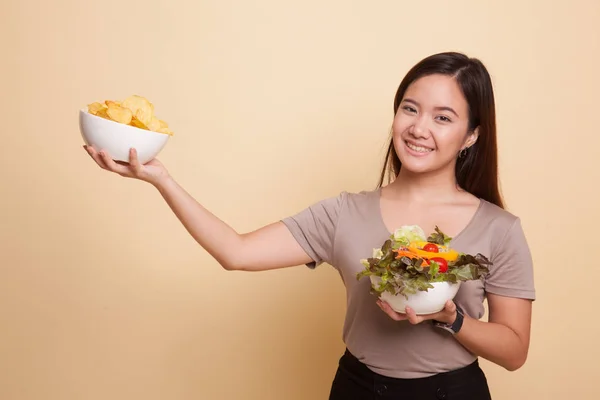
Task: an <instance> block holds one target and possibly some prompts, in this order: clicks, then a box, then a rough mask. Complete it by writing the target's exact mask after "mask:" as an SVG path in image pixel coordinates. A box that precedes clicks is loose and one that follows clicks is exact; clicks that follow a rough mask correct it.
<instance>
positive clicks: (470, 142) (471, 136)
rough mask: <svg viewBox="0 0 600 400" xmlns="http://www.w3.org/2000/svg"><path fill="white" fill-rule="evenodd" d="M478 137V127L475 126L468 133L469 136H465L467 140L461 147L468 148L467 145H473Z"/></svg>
mask: <svg viewBox="0 0 600 400" xmlns="http://www.w3.org/2000/svg"><path fill="white" fill-rule="evenodd" d="M478 138H479V127H477V128H475V130H473V132H471V133H469V136H468V137H467V140H466V141H465V146H464V147H463V149H468V148H469V147H471V146H473V145H474V144H475V142H476V141H477V139H478Z"/></svg>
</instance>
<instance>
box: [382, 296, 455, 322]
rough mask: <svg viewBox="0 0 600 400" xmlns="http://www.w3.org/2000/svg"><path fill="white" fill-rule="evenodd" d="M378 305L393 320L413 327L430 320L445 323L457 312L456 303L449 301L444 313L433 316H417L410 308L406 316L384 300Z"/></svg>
mask: <svg viewBox="0 0 600 400" xmlns="http://www.w3.org/2000/svg"><path fill="white" fill-rule="evenodd" d="M377 305H378V306H379V308H381V309H382V310H383V312H385V313H386V314H387V315H389V316H390V318H392V319H393V320H395V321H408V322H410V323H411V324H413V325H417V324H420V323H421V322H423V321H426V320H430V319H433V320H440V321H444V320H446V319H448V317H449V316H450V315H454V313H455V312H456V304H454V302H453V301H452V300H449V301H448V302H446V304H445V306H444V309H443V310H442V311H440V312H437V313H433V314H426V315H417V313H416V312H415V310H413V309H412V308H410V307H406V309H405V313H404V314H401V313H398V312H396V311H394V310H393V309H392V307H391V306H390V305H389V304H388V303H386V302H385V301H382V300H377Z"/></svg>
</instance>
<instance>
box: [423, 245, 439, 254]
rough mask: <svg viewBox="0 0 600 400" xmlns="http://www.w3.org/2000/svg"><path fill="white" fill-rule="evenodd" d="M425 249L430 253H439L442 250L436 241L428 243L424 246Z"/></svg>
mask: <svg viewBox="0 0 600 400" xmlns="http://www.w3.org/2000/svg"><path fill="white" fill-rule="evenodd" d="M423 251H427V252H429V253H439V252H440V250H439V248H438V247H437V245H435V244H434V243H427V244H426V245H425V246H423Z"/></svg>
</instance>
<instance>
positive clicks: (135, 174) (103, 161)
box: [83, 146, 169, 186]
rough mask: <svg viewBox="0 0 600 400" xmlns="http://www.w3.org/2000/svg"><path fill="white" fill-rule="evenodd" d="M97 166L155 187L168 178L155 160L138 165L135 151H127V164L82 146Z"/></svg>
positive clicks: (163, 168) (161, 166) (165, 171)
mask: <svg viewBox="0 0 600 400" xmlns="http://www.w3.org/2000/svg"><path fill="white" fill-rule="evenodd" d="M83 148H84V149H85V150H86V151H87V153H88V154H89V155H90V157H92V159H93V160H94V161H95V162H96V164H98V166H99V167H100V168H102V169H105V170H107V171H111V172H114V173H116V174H119V175H121V176H123V177H126V178H135V179H139V180H142V181H145V182H148V183H150V184H152V185H154V186H157V185H158V184H159V183H160V182H161V181H163V180H165V179H168V178H169V172H168V171H167V169H166V168H165V167H164V165H162V163H161V162H160V161H158V160H157V159H153V160H151V161H149V162H147V163H146V164H140V162H139V160H138V156H137V152H136V150H135V149H130V150H129V163H124V162H120V161H115V160H113V159H112V158H110V156H108V154H107V153H106V152H104V151H102V150H100V151H96V150H95V149H94V148H93V147H92V146H83Z"/></svg>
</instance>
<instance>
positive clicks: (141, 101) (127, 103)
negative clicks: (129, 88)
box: [122, 95, 154, 126]
mask: <svg viewBox="0 0 600 400" xmlns="http://www.w3.org/2000/svg"><path fill="white" fill-rule="evenodd" d="M122 106H123V107H125V108H128V109H130V110H131V112H132V113H133V115H135V116H136V118H137V119H139V120H140V121H141V122H142V123H143V124H144V125H146V126H149V125H150V121H152V115H153V114H154V106H153V105H152V103H150V102H149V101H148V100H147V99H146V98H144V97H142V96H138V95H133V96H129V97H127V98H126V99H125V100H123V103H122Z"/></svg>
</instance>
